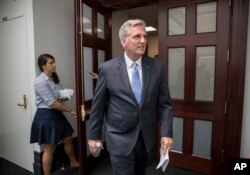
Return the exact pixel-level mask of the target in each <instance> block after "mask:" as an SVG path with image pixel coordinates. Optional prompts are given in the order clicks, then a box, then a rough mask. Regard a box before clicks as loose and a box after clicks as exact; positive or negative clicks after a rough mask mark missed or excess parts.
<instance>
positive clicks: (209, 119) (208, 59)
mask: <svg viewBox="0 0 250 175" xmlns="http://www.w3.org/2000/svg"><path fill="white" fill-rule="evenodd" d="M229 9H230V7H229V1H227V0H217V1H211V0H189V1H186V0H178V1H166V0H160V1H159V59H160V60H161V61H162V62H163V63H164V66H165V68H166V70H167V73H168V78H169V87H170V94H171V97H172V99H173V106H174V122H173V123H174V142H175V144H174V148H173V151H172V152H171V155H170V159H171V161H170V164H171V165H173V166H177V167H181V168H185V169H189V170H193V171H196V172H200V173H204V174H222V173H221V172H220V171H221V170H222V158H223V153H224V152H223V146H222V145H223V136H224V132H225V110H226V106H227V104H226V90H227V66H228V42H229V39H228V38H229V12H230V10H229Z"/></svg>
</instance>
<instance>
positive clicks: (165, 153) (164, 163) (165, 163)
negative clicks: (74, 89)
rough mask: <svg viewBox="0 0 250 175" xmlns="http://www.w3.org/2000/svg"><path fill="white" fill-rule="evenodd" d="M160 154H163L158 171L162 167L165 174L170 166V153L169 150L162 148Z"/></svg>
mask: <svg viewBox="0 0 250 175" xmlns="http://www.w3.org/2000/svg"><path fill="white" fill-rule="evenodd" d="M160 154H161V158H160V162H159V163H158V165H157V167H156V169H159V168H160V167H162V171H163V172H164V171H165V170H166V168H167V166H168V162H169V153H168V150H164V149H163V148H160Z"/></svg>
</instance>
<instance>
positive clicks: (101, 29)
mask: <svg viewBox="0 0 250 175" xmlns="http://www.w3.org/2000/svg"><path fill="white" fill-rule="evenodd" d="M97 36H98V37H99V38H102V39H104V16H103V15H102V14H100V13H97Z"/></svg>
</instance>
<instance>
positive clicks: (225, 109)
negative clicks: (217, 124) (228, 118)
mask: <svg viewBox="0 0 250 175" xmlns="http://www.w3.org/2000/svg"><path fill="white" fill-rule="evenodd" d="M224 108H225V111H224V113H225V114H226V113H227V101H225V107H224Z"/></svg>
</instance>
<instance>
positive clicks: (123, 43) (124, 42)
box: [120, 38, 126, 48]
mask: <svg viewBox="0 0 250 175" xmlns="http://www.w3.org/2000/svg"><path fill="white" fill-rule="evenodd" d="M120 41H121V45H122V47H123V48H124V47H125V45H126V39H125V38H122V39H121V40H120Z"/></svg>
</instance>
